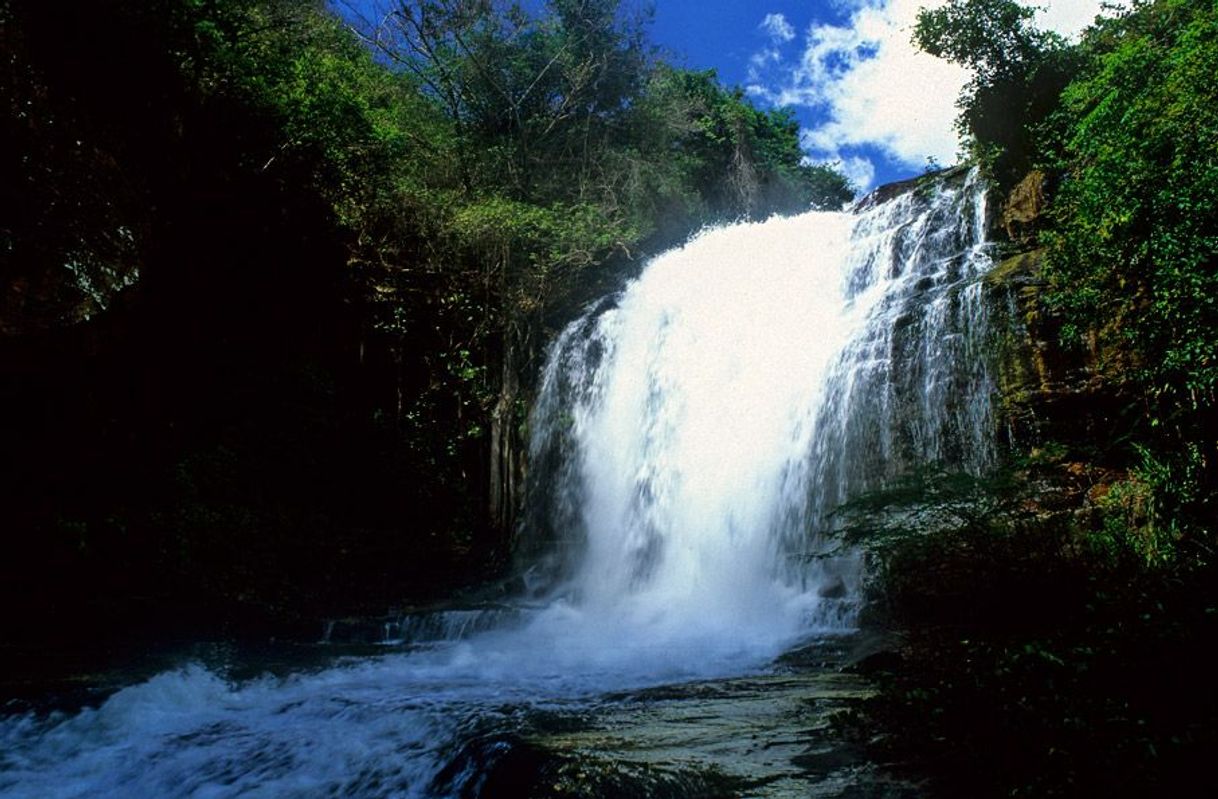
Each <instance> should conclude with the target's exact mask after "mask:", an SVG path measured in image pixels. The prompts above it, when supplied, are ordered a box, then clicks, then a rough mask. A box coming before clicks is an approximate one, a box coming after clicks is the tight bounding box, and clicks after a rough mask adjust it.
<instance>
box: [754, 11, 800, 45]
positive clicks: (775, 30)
mask: <svg viewBox="0 0 1218 799" xmlns="http://www.w3.org/2000/svg"><path fill="white" fill-rule="evenodd" d="M758 27H760V28H761V29H762V30H763V31H765V32H766V35H768V36H769V37H770V39H771V40H772V41H774V42H779V43H783V44H785V43H786V42H789V41H791V40H792V39H794V38H795V28H793V27H791V23H789V22H787V18H786V17H785V16H784V15H782V14H766V15H765V19H763V20H762V21H761V25H759V26H758Z"/></svg>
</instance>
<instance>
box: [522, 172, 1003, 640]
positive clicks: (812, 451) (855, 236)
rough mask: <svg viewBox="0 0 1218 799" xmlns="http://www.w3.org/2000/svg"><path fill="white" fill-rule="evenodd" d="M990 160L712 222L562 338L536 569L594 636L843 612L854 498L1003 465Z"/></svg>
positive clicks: (539, 420)
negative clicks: (859, 200)
mask: <svg viewBox="0 0 1218 799" xmlns="http://www.w3.org/2000/svg"><path fill="white" fill-rule="evenodd" d="M984 197H985V191H984V187H983V185H982V184H981V182H980V181H979V179H978V178H977V176H976V174H975V173H970V174H968V175H967V176H964V175H960V176H957V177H955V178H947V179H939V180H927V181H926V182H925V183H924V184H923V185H922V186H921V187H919V188H918V189H916V190H914V191H911V192H907V193H905V194H902V195H900V196H898V197H897V198H895V199H893V200H890V201H888V202H884V203H878V204H871V205H868V206H867V207H863V208H859V209H855V210H851V211H843V212H837V213H834V212H811V213H807V214H804V215H801V216H797V217H792V218H774V219H770V220H768V221H765V222H759V223H743V224H737V225H732V226H728V227H722V228H717V229H713V230H707V231H704V232H703V233H701V234H700V235H698V236H696V237H695V238H694V239H692V240H691V241H690V242H689V243H687V244H686V245H685V246H684V247H682V248H680V249H677V250H673V251H670V252H668V253H665V254H663V255H661V256H659V257H657V258H655V259H654V260H653V261H652V262H651V263H650V264H649V265H648V266H647V267H646V268H645V269H644V270H643V272H642V274H641V275H640V276H639V277H638V278H637V279H636V280H634V281H633V282H631V283H630V284H629V285H628V286H626V287H625V289H624V290H623V291H622V292H621V293H620V295H618V296H617V297H615V298H612V299H611V300H610V301H607V302H602V303H600V304H599V305H597V306H596V307H594V308H592V309H591V310H589V311H588V312H587V313H586V314H585V315H584V316H583V317H581V318H580V319H578V320H576V321H575V322H573V323H572V324H571V325H570V326H568V327H567V328H566V330H565V331H564V332H563V333H562V335H561V336H560V337H559V338H558V339H557V341H556V342H555V343H554V345H553V346H552V348H551V350H550V352H549V357H548V361H547V365H546V368H545V372H544V375H543V380H542V385H541V391H540V396H539V400H538V402H537V405H536V407H535V410H534V413H533V416H532V419H531V430H532V440H531V446H530V449H531V456H532V463H533V464H534V468H533V473H532V476H531V483H530V502H531V507H532V513H531V515H530V516H529V517H528V519H527V521H526V525H527V528H526V529H525V531H524V536H525V537H526V539H527V538H528V537H529V536H533V537H534V540H533V542H532V543H533V546H532V547H531V549H532V551H537V550H540V549H544V548H546V547H548V548H549V550H550V556H549V557H548V558H547V559H543V560H542V562H541V565H540V566H538V567H537V569H535V575H536V576H537V577H538V578H539V579H540V580H541V581H542V584H543V585H545V586H546V590H548V591H552V592H554V593H555V594H556V595H557V596H560V597H567V598H569V601H570V602H571V603H572V604H573V605H575V606H578V607H579V608H581V609H582V610H583V612H585V613H587V614H588V615H589V616H590V617H592V618H594V619H599V620H600V621H599V622H598V623H599V624H601V625H602V626H608V627H610V628H613V627H616V626H617V625H626V626H627V627H628V628H629V629H631V630H633V631H635V633H636V634H640V635H650V636H653V637H659V638H664V637H666V636H673V635H677V636H680V635H685V634H688V633H689V631H690V630H702V631H706V632H707V633H708V634H709V635H714V634H715V631H716V629H719V628H721V629H720V631H721V632H722V631H726V630H731V631H735V633H736V634H739V633H740V631H742V630H752V631H756V630H758V629H764V630H767V631H768V633H769V634H771V635H777V636H778V637H782V634H783V633H784V632H785V633H794V632H796V631H797V630H801V629H802V630H815V629H822V630H823V629H832V628H837V627H842V626H848V625H849V624H851V622H852V621H853V616H854V612H855V610H856V606H857V597H858V581H859V573H858V572H859V569H858V564H857V562H856V559H855V558H854V557H852V556H850V555H844V556H841V555H839V556H833V557H826V556H824V553H825V551H826V550H827V549H828V548H829V547H830V543H831V542H830V541H829V540H828V539H827V537H826V536H825V532H826V530H827V528H828V527H829V526H830V525H831V524H832V519H831V518H830V514H831V513H832V511H833V509H834V508H835V507H837V506H838V505H839V504H840V503H842V502H843V501H845V500H847V499H849V498H852V497H857V496H858V495H859V494H860V493H862V492H866V491H869V490H873V489H876V488H879V487H881V486H883V485H884V484H885V483H887V482H889V481H891V480H893V479H896V478H899V477H901V476H903V475H907V474H909V473H910V471H911V470H912V469H915V468H925V467H926V466H927V465H928V464H935V465H939V466H942V467H944V468H951V469H961V470H966V471H970V472H974V473H976V472H980V471H982V470H983V469H984V468H985V467H986V465H987V464H988V463H989V462H990V461H991V460H992V458H993V445H992V434H991V427H992V416H991V409H990V398H991V395H992V381H991V379H990V376H989V374H988V371H987V369H986V365H985V360H984V358H983V357H982V353H981V351H980V347H981V344H982V342H983V340H984V337H985V335H986V320H985V307H984V303H983V302H982V296H981V287H980V283H979V280H978V278H979V277H980V275H981V274H982V272H983V271H984V269H985V268H986V267H987V266H988V265H989V263H990V260H989V256H988V253H987V246H986V243H985V237H984V231H985V213H986V212H985V199H984Z"/></svg>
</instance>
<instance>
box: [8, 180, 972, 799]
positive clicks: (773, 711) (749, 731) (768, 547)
mask: <svg viewBox="0 0 1218 799" xmlns="http://www.w3.org/2000/svg"><path fill="white" fill-rule="evenodd" d="M983 197H984V192H983V188H982V187H981V186H980V185H979V183H978V182H977V180H976V178H975V177H974V176H972V175H969V176H964V175H957V176H955V177H953V178H947V179H940V180H938V181H928V182H927V183H925V184H924V185H923V186H922V187H921V188H919V189H917V190H915V191H911V192H907V193H905V194H902V195H900V196H898V197H896V198H895V199H892V200H889V201H887V202H883V203H870V204H866V205H864V206H863V207H860V208H858V209H854V210H853V211H850V212H833V213H830V212H812V213H808V214H804V215H801V216H797V217H792V218H774V219H770V220H768V221H765V222H760V223H742V224H737V225H732V226H728V227H722V228H717V229H712V230H707V231H704V232H703V233H701V234H700V235H698V236H696V237H694V238H693V239H692V240H691V241H690V242H688V243H687V244H686V245H685V246H684V247H682V248H679V249H676V250H673V251H671V252H668V253H666V254H664V255H661V256H659V257H657V258H655V259H654V260H653V261H652V262H651V263H650V264H649V265H648V266H647V267H646V268H645V269H644V271H643V272H642V274H641V275H640V276H639V278H637V279H636V280H634V281H632V282H631V283H630V284H629V285H627V286H626V287H625V288H624V290H623V291H622V292H621V293H620V294H619V295H617V296H614V297H611V298H607V299H606V300H604V301H602V302H601V303H599V304H597V306H596V307H594V308H592V309H590V310H589V311H588V312H587V313H586V314H585V315H584V316H583V317H582V318H581V319H579V320H577V321H576V322H574V323H573V324H571V325H570V326H569V327H568V328H567V329H566V330H565V331H564V332H563V334H562V335H561V336H560V337H559V339H558V340H557V341H556V342H555V343H554V345H553V347H552V348H551V352H550V355H549V359H548V362H547V365H546V368H545V373H544V375H543V383H542V388H541V391H540V395H539V398H538V402H537V405H536V407H535V409H534V412H533V416H532V420H531V429H532V443H531V463H532V468H531V482H530V487H529V492H528V494H529V496H528V508H527V513H526V519H525V523H524V525H523V527H522V531H521V536H522V540H521V547H520V549H521V552H522V553H523V555H522V557H524V558H525V560H526V561H527V563H525V564H524V565H523V566H522V573H523V574H524V579H525V583H526V584H527V586H528V588H527V590H526V591H525V592H524V593H523V594H522V595H521V596H519V597H517V598H516V599H514V600H513V601H511V602H508V603H500V604H498V605H496V606H495V607H493V608H485V607H483V608H464V609H450V610H447V611H439V612H435V613H431V614H427V615H412V616H409V617H404V618H401V619H397V620H393V621H392V622H391V623H388V624H386V627H385V630H384V635H383V640H382V641H381V644H380V646H378V647H377V648H376V650H375V652H373V653H369V652H368V651H361V652H359V653H356V652H354V651H349V650H344V649H343V648H341V647H338V646H334V645H332V647H331V649H329V650H326V651H327V652H329V653H330V654H327V655H326V656H325V658H323V659H322V661H321V662H320V663H314V664H313V665H310V666H306V665H303V664H302V665H299V666H297V667H295V668H289V669H287V670H286V672H285V671H284V670H279V672H278V673H277V674H276V675H275V676H272V675H270V674H266V675H262V676H253V677H249V676H243V674H242V672H243V671H244V672H248V671H249V664H248V663H247V664H246V666H245V667H244V669H235V668H233V667H232V664H231V663H229V662H228V661H225V660H224V659H220V660H221V662H215V661H214V659H213V660H210V661H209V659H208V658H199V659H196V660H194V661H192V662H189V663H186V664H185V665H182V666H181V667H179V668H175V669H171V670H168V671H163V672H161V673H159V674H157V675H155V676H152V677H151V678H150V679H147V680H145V681H143V682H140V683H138V684H135V685H130V686H127V687H124V688H122V689H121V690H118V691H117V692H114V693H112V694H111V695H109V696H108V697H106V698H104V699H103V700H100V701H98V702H97V703H94V704H92V705H89V706H86V707H84V708H76V709H73V710H70V711H57V712H50V713H46V712H41V713H40V712H24V711H23V712H17V713H10V714H9V715H7V716H6V717H3V718H0V795H3V796H6V797H145V796H146V797H178V796H181V797H234V796H250V797H313V796H335V797H339V796H342V797H346V796H354V797H415V796H420V797H421V796H461V797H500V796H504V797H506V796H532V795H540V794H542V793H544V794H545V795H548V796H606V797H610V796H674V797H677V796H681V797H694V796H739V795H747V796H788V795H790V796H805V797H806V796H845V795H850V796H907V795H915V794H912V793H909V790H911V789H908V788H907V787H902V786H900V785H898V784H896V783H891V782H888V781H887V780H886V778H885V777H884V776H883V775H882V774H880V773H878V772H877V771H876V770H875V769H874V768H873V767H871V766H869V765H868V764H866V763H865V762H862V760H860V758H859V757H858V756H856V755H853V754H851V753H850V752H849V750H848V748H843V746H842V745H841V744H840V743H835V742H833V741H832V740H831V738H832V736H831V734H830V733H829V732H828V728H827V726H826V719H827V713H828V712H829V711H832V710H833V709H835V708H837V707H840V706H841V704H842V703H843V702H845V701H848V700H849V699H851V698H854V697H858V696H862V695H865V693H866V691H867V690H868V687H867V685H866V683H865V681H864V680H862V679H861V678H859V677H855V676H852V675H850V674H848V673H843V672H841V671H840V669H839V668H838V667H839V666H841V665H842V664H844V663H845V662H846V661H847V660H848V659H849V657H850V655H849V652H850V650H851V649H852V648H856V647H857V646H859V645H860V641H861V640H862V639H860V637H859V635H858V633H856V632H855V631H854V627H855V622H856V616H857V613H858V609H859V604H860V594H861V583H862V580H863V575H862V568H861V563H860V559H859V558H858V556H857V555H855V554H854V553H851V552H848V551H842V550H841V549H840V547H838V546H837V545H836V543H835V542H834V540H833V538H832V535H831V532H832V527H833V524H834V517H833V516H832V511H833V509H834V508H835V507H836V506H837V505H839V504H840V503H841V502H842V501H844V500H846V499H847V498H849V497H852V496H857V495H858V494H860V493H862V492H865V491H868V490H871V489H874V488H877V487H880V486H882V485H884V484H885V483H886V482H887V481H890V480H892V479H894V478H899V477H900V476H902V475H905V474H908V473H909V472H910V471H911V470H912V469H917V468H924V467H926V466H927V465H930V464H936V465H944V466H946V467H950V468H959V469H965V470H970V471H974V472H979V471H981V470H983V469H984V468H985V467H986V465H987V464H988V463H989V461H990V460H991V458H992V457H993V453H992V443H991V438H992V436H991V430H990V428H991V426H992V422H991V417H990V396H991V393H992V391H991V383H990V379H989V376H988V373H987V371H986V368H985V364H984V359H983V358H982V357H981V354H980V347H981V344H982V341H983V339H984V336H985V329H986V323H985V308H984V303H983V302H982V295H981V289H980V286H979V282H978V279H979V276H980V275H981V273H982V272H983V271H984V270H985V268H986V267H987V266H988V265H989V259H988V255H987V250H986V245H985V242H984V236H983V231H984V217H985V208H984V200H983ZM323 649H324V648H323Z"/></svg>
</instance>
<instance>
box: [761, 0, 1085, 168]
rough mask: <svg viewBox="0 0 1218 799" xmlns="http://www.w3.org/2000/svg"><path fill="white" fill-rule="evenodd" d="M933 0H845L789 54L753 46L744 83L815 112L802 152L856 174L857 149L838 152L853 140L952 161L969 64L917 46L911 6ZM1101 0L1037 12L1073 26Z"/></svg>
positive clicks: (770, 19) (918, 158)
mask: <svg viewBox="0 0 1218 799" xmlns="http://www.w3.org/2000/svg"><path fill="white" fill-rule="evenodd" d="M942 4H943V0H846V2H845V3H844V6H845V8H846V9H847V10H848V12H849V18H848V21H847V22H846V23H845V24H843V25H825V24H818V23H814V24H812V25H811V26H810V27H809V28H808V29H807V31H806V32H805V34H804V39H803V54H802V56H801V57H800V59H799V61H798V62H797V63H791V62H784V61H783V60H781V59H780V58H775V57H774V48H773V47H772V46H771V47H768V48H766V49H765V50H763V51H761V52H760V53H759V54H758V57H755V58H754V59H753V60H752V61H751V63H750V69H749V85H748V87H747V89H748V91H749V93H750V94H752V95H753V96H755V97H759V98H761V99H763V100H766V101H768V102H770V103H772V104H774V105H779V106H783V105H790V106H803V107H808V108H811V109H813V111H814V113H815V115H816V116H817V117H818V118H819V119H821V120H822V121H821V122H820V123H819V124H817V125H814V126H813V127H811V128H808V129H806V130H805V131H804V134H803V142H804V145H805V147H806V148H807V150H808V152H809V154H810V155H811V156H812V157H813V158H814V159H816V160H822V161H823V160H839V161H841V162H842V164H843V167H844V168H845V167H847V165H850V167H849V168H852V169H856V170H858V171H857V173H856V174H857V176H858V178H862V177H865V176H866V175H867V172H866V170H865V169H863V168H862V167H861V165H858V164H855V163H854V161H859V160H861V159H858V158H857V157H852V156H848V155H843V152H845V151H849V150H850V149H851V148H857V147H860V146H872V147H876V148H878V149H879V150H881V151H882V152H883V153H885V154H886V155H888V156H889V157H891V158H892V159H893V160H894V161H897V162H900V163H902V164H905V165H906V166H909V167H922V166H925V164H926V162H927V159H928V158H930V159H934V160H935V161H936V162H938V163H942V164H950V163H953V162H954V161H955V160H956V156H957V153H958V150H959V147H960V142H959V140H958V137H957V135H956V131H955V128H954V122H955V118H956V113H957V112H956V107H955V102H956V98H957V96H959V94H960V90H961V89H962V88H963V87H964V84H965V83H966V82H967V81H968V79H969V73H968V71H967V70H965V69H964V68H963V67H960V66H957V65H955V64H950V63H948V62H946V61H943V60H940V59H938V58H934V57H933V56H929V55H927V54H925V53H922V52H920V51H918V50H917V49H916V48H915V47H914V45H913V43H912V41H911V39H912V36H913V28H914V24H915V23H916V21H917V15H918V11H919V9H921V8H924V7H937V6H940V5H942ZM1100 5H1101V0H1051V1H1050V2H1049V3H1048V10H1046V11H1043V12H1041V13H1040V15H1039V16H1038V18H1037V21H1038V22H1039V23H1040V24H1041V25H1043V26H1044V27H1046V28H1049V29H1053V30H1057V31H1058V32H1060V33H1063V34H1064V35H1068V36H1069V35H1075V34H1077V33H1078V31H1080V30H1081V29H1082V28H1083V27H1085V26H1086V25H1087V24H1089V23H1090V22H1091V20H1092V19H1094V17H1095V15H1096V14H1097V13H1098V12H1099V11H1100ZM778 22H781V23H782V24H783V25H785V26H786V28H787V29H789V28H790V24H789V23H787V21H786V19H785V18H783V17H782V16H781V15H777V14H770V15H767V16H766V18H765V20H764V21H763V22H762V25H761V27H762V29H764V30H766V31H768V32H771V35H772V36H774V37H775V40H776V38H777V37H776V36H775V34H774V33H773V32H772V29H773V30H782V28H780V27H778V26H777V23H778ZM792 34H793V31H792ZM783 41H788V40H786V39H784V40H783ZM868 163H869V162H868ZM873 174H874V168H873V170H872V175H873ZM859 182H860V183H862V182H864V181H862V180H860V181H859Z"/></svg>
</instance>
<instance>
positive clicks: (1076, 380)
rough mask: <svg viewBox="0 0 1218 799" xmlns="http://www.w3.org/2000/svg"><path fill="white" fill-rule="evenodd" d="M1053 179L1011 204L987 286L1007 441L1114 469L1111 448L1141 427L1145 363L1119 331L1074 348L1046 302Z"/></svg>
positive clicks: (1035, 178) (1023, 189)
mask: <svg viewBox="0 0 1218 799" xmlns="http://www.w3.org/2000/svg"><path fill="white" fill-rule="evenodd" d="M1045 184H1046V182H1045V177H1044V175H1043V174H1041V173H1039V172H1033V173H1031V174H1029V175H1028V176H1027V177H1026V178H1025V179H1024V180H1023V181H1021V182H1020V183H1019V184H1017V185H1016V187H1015V188H1014V189H1013V190H1012V192H1011V193H1010V195H1009V196H1008V197H1007V198H1006V200H1005V201H1004V202H1003V203H1002V204H1001V207H1000V210H999V215H998V220H999V223H1000V225H1001V229H1000V230H999V231H997V233H998V237H999V238H1001V237H1002V236H1003V234H1005V235H1006V237H1007V241H1006V242H1000V246H1002V247H1004V248H1005V249H1006V250H1007V255H1006V257H1005V258H1003V259H1002V260H1000V261H999V262H998V263H997V264H996V265H995V266H994V268H993V269H992V270H991V271H990V273H989V274H988V275H987V277H986V283H987V288H988V294H989V297H990V300H991V308H992V315H991V319H992V320H993V324H994V337H995V340H994V345H993V358H994V364H995V367H996V369H995V372H996V375H997V378H998V390H999V396H998V398H997V399H998V418H999V420H1000V432H1001V434H1002V436H1003V437H1004V438H1005V439H1006V442H1007V443H1008V444H1009V445H1010V446H1011V447H1012V448H1013V449H1014V450H1016V451H1020V452H1029V451H1033V450H1036V449H1038V448H1043V447H1046V446H1054V447H1065V448H1066V450H1067V451H1069V452H1071V453H1073V454H1074V456H1075V457H1078V458H1080V459H1084V460H1087V461H1092V462H1104V461H1106V460H1107V455H1108V453H1106V452H1105V451H1103V448H1104V447H1105V446H1107V445H1108V443H1109V442H1114V441H1118V440H1119V439H1120V438H1121V437H1122V435H1123V434H1124V433H1125V432H1127V431H1128V430H1130V429H1131V428H1132V427H1133V426H1135V425H1136V424H1138V420H1139V417H1140V415H1141V409H1140V406H1139V403H1138V401H1137V398H1136V397H1134V396H1131V394H1130V392H1129V390H1128V389H1127V387H1126V381H1125V379H1124V376H1125V375H1126V374H1127V373H1128V372H1129V370H1130V369H1132V368H1133V367H1134V366H1135V364H1134V363H1133V362H1132V361H1131V358H1130V355H1129V353H1128V352H1127V351H1125V350H1123V349H1122V348H1121V347H1120V346H1119V336H1118V335H1114V334H1113V333H1114V332H1115V331H1103V332H1102V333H1096V332H1094V331H1093V332H1090V333H1088V334H1087V336H1086V337H1085V338H1084V340H1083V341H1082V342H1080V343H1078V344H1076V345H1073V346H1068V345H1066V344H1064V343H1063V342H1062V340H1061V323H1060V320H1059V319H1057V317H1056V316H1055V315H1054V313H1053V311H1052V309H1051V308H1049V307H1047V305H1046V303H1045V301H1044V296H1043V295H1044V288H1045V282H1044V279H1043V278H1042V274H1041V273H1042V268H1043V265H1044V261H1045V250H1044V248H1042V247H1040V246H1039V244H1038V242H1037V233H1038V231H1039V230H1040V228H1041V227H1042V226H1043V219H1042V215H1043V214H1044V212H1045V210H1046V208H1047V198H1046V195H1045Z"/></svg>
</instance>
